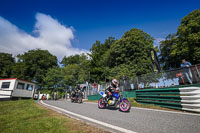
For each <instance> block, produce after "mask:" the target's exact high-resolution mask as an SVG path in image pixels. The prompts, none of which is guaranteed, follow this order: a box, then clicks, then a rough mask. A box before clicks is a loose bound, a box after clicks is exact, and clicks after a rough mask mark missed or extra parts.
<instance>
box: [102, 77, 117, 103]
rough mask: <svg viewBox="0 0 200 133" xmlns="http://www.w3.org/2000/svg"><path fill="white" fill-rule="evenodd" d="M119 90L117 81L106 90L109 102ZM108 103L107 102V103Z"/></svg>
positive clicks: (114, 80) (113, 81)
mask: <svg viewBox="0 0 200 133" xmlns="http://www.w3.org/2000/svg"><path fill="white" fill-rule="evenodd" d="M117 88H118V82H117V79H113V80H112V82H111V84H110V85H108V87H107V88H106V90H105V94H106V95H107V96H106V97H107V100H108V99H109V98H111V97H112V92H113V91H115V90H116V89H117ZM106 102H107V101H106Z"/></svg>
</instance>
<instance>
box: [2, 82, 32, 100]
mask: <svg viewBox="0 0 200 133" xmlns="http://www.w3.org/2000/svg"><path fill="white" fill-rule="evenodd" d="M34 90H35V83H33V82H30V81H26V80H22V79H17V78H10V79H0V100H2V99H19V98H33V95H34Z"/></svg>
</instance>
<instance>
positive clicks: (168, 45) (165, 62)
mask: <svg viewBox="0 0 200 133" xmlns="http://www.w3.org/2000/svg"><path fill="white" fill-rule="evenodd" d="M176 43H177V38H176V34H169V35H168V36H167V37H166V38H165V40H164V41H161V43H160V55H159V62H160V63H161V64H162V66H163V69H164V70H168V69H171V68H176V67H179V66H180V64H179V61H178V62H177V60H179V57H177V56H176V57H172V56H171V55H170V53H171V52H172V47H173V46H174V45H176Z"/></svg>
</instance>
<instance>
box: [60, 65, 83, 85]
mask: <svg viewBox="0 0 200 133" xmlns="http://www.w3.org/2000/svg"><path fill="white" fill-rule="evenodd" d="M78 72H79V66H78V65H77V64H69V65H67V66H66V67H64V80H65V82H66V84H67V85H70V86H75V85H76V84H78Z"/></svg>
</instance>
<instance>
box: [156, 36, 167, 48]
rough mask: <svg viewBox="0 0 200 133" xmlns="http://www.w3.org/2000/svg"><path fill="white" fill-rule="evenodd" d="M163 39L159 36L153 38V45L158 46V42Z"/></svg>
mask: <svg viewBox="0 0 200 133" xmlns="http://www.w3.org/2000/svg"><path fill="white" fill-rule="evenodd" d="M164 40H165V39H164V38H161V37H159V38H155V40H154V43H153V45H154V46H158V47H159V46H160V42H161V41H164Z"/></svg>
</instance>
